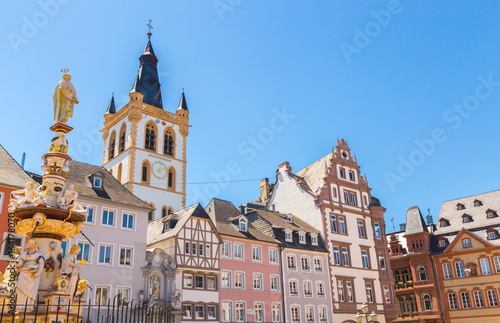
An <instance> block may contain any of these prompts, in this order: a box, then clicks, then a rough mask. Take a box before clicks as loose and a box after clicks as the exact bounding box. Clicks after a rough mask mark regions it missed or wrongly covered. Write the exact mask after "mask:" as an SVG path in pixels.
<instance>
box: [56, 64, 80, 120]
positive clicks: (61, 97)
mask: <svg viewBox="0 0 500 323" xmlns="http://www.w3.org/2000/svg"><path fill="white" fill-rule="evenodd" d="M62 71H66V72H67V71H68V70H66V69H64V70H62ZM74 104H78V99H77V97H76V90H75V88H74V87H73V84H71V75H69V74H67V73H64V75H63V79H62V80H61V81H59V82H58V83H57V86H56V89H55V93H54V123H57V122H62V123H67V122H68V119H69V118H71V117H72V116H73V105H74Z"/></svg>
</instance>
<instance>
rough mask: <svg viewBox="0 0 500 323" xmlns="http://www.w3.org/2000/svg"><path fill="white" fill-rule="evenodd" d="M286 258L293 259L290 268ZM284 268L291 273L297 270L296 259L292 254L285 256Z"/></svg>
mask: <svg viewBox="0 0 500 323" xmlns="http://www.w3.org/2000/svg"><path fill="white" fill-rule="evenodd" d="M288 258H293V267H290V262H289V261H288ZM286 268H287V269H288V270H291V271H296V270H297V257H296V256H295V255H293V254H288V255H286Z"/></svg>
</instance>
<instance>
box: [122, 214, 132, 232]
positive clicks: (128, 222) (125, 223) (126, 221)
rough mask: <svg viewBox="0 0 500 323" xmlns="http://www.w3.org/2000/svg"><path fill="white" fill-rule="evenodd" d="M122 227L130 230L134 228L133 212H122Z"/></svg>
mask: <svg viewBox="0 0 500 323" xmlns="http://www.w3.org/2000/svg"><path fill="white" fill-rule="evenodd" d="M122 228H125V229H131V230H133V229H134V215H133V214H127V213H123V219H122Z"/></svg>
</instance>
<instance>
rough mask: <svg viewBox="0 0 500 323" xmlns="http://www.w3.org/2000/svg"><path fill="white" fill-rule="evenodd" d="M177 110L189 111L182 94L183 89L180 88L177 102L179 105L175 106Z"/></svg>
mask: <svg viewBox="0 0 500 323" xmlns="http://www.w3.org/2000/svg"><path fill="white" fill-rule="evenodd" d="M177 110H186V111H189V110H188V106H187V103H186V97H185V96H184V89H182V95H181V101H180V102H179V107H178V108H177Z"/></svg>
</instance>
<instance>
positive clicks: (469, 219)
mask: <svg viewBox="0 0 500 323" xmlns="http://www.w3.org/2000/svg"><path fill="white" fill-rule="evenodd" d="M462 222H463V223H469V222H472V216H470V215H468V214H465V213H464V215H462Z"/></svg>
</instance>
